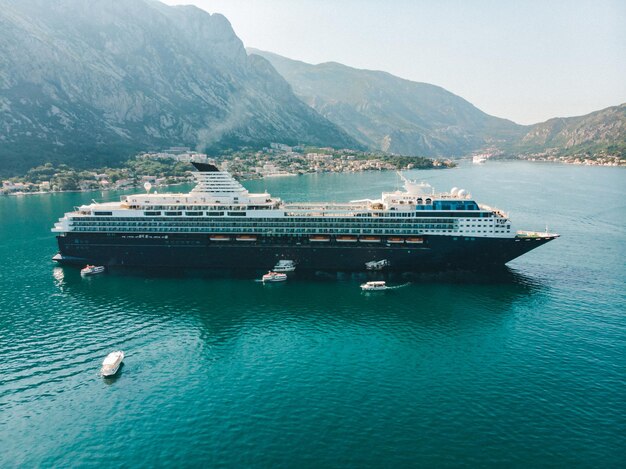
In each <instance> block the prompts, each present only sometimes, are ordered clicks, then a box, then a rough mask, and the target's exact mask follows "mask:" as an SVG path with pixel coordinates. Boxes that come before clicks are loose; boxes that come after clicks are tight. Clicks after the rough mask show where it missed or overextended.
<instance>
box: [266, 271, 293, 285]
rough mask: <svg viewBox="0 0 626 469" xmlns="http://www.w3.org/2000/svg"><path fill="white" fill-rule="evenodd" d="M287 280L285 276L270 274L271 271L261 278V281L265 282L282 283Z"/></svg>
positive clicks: (276, 273)
mask: <svg viewBox="0 0 626 469" xmlns="http://www.w3.org/2000/svg"><path fill="white" fill-rule="evenodd" d="M285 280H287V274H283V273H281V272H272V271H271V270H270V271H269V272H268V273H266V274H265V275H264V276H263V277H261V281H262V282H263V283H265V282H284V281H285Z"/></svg>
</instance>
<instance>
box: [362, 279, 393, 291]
mask: <svg viewBox="0 0 626 469" xmlns="http://www.w3.org/2000/svg"><path fill="white" fill-rule="evenodd" d="M388 289H389V287H388V286H387V284H386V283H385V281H384V280H376V281H372V282H366V283H364V284H362V285H361V290H363V291H383V290H388Z"/></svg>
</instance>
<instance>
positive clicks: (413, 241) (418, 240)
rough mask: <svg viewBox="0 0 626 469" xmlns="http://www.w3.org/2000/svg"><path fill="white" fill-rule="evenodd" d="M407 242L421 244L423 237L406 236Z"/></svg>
mask: <svg viewBox="0 0 626 469" xmlns="http://www.w3.org/2000/svg"><path fill="white" fill-rule="evenodd" d="M406 242H407V244H423V243H424V238H407V239H406Z"/></svg>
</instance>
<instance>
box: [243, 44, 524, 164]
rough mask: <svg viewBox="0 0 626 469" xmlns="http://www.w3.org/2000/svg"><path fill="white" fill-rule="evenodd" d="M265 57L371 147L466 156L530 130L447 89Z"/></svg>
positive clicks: (382, 74) (313, 102) (307, 99)
mask: <svg viewBox="0 0 626 469" xmlns="http://www.w3.org/2000/svg"><path fill="white" fill-rule="evenodd" d="M248 52H249V53H251V54H254V55H261V56H263V57H265V58H266V59H267V60H269V61H270V62H271V64H272V65H273V66H274V68H275V69H276V70H277V71H278V72H279V73H280V74H281V75H282V76H283V77H284V78H285V79H286V80H287V82H289V84H290V85H291V86H292V88H293V90H294V92H295V94H296V95H297V96H299V97H300V98H301V99H302V100H303V101H304V102H306V103H307V104H309V105H310V106H311V107H312V108H313V109H315V110H316V111H318V112H319V113H320V114H322V115H323V116H324V117H326V118H327V119H328V120H330V121H332V122H334V123H335V124H337V125H338V126H340V127H341V128H343V129H344V130H346V132H348V133H349V134H350V135H351V136H352V137H354V138H355V139H357V140H358V141H359V142H361V143H363V144H365V145H367V146H368V147H369V148H372V149H377V150H384V151H389V152H393V153H402V154H408V155H422V156H461V155H465V154H467V153H470V152H472V151H475V150H478V149H480V148H483V147H485V146H493V145H498V144H502V143H504V142H511V141H513V140H515V139H517V138H519V137H520V136H521V135H523V134H524V133H525V130H527V129H526V127H524V126H520V125H517V124H515V123H513V122H511V121H508V120H506V119H500V118H497V117H493V116H490V115H488V114H485V113H484V112H482V111H481V110H479V109H477V108H476V107H475V106H473V105H472V104H470V103H469V102H467V101H465V100H464V99H462V98H460V97H459V96H456V95H454V94H452V93H450V92H448V91H446V90H445V89H443V88H440V87H438V86H434V85H430V84H427V83H416V82H412V81H409V80H404V79H401V78H398V77H395V76H393V75H391V74H389V73H385V72H379V71H371V70H359V69H355V68H351V67H347V66H345V65H341V64H338V63H332V62H330V63H323V64H319V65H311V64H307V63H304V62H299V61H296V60H291V59H288V58H285V57H281V56H279V55H276V54H272V53H269V52H264V51H259V50H256V49H248Z"/></svg>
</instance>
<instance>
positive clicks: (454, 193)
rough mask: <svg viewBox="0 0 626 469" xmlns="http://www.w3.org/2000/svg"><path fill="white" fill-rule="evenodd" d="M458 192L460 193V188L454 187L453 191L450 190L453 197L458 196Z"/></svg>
mask: <svg viewBox="0 0 626 469" xmlns="http://www.w3.org/2000/svg"><path fill="white" fill-rule="evenodd" d="M458 192H459V188H458V187H453V188H452V189H450V194H452V195H457V193H458Z"/></svg>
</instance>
